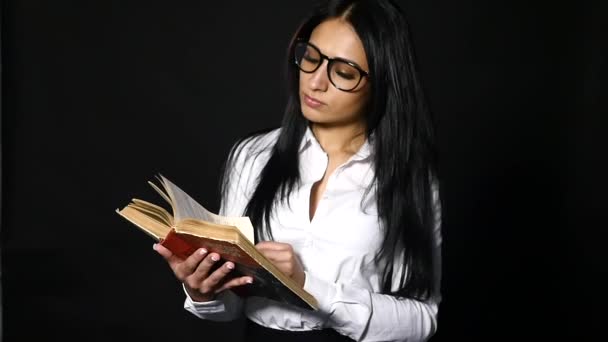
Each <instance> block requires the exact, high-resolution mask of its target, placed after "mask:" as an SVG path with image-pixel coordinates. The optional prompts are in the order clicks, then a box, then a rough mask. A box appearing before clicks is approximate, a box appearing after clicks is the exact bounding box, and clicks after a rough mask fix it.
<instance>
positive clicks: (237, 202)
mask: <svg viewBox="0 0 608 342" xmlns="http://www.w3.org/2000/svg"><path fill="white" fill-rule="evenodd" d="M254 143H255V139H254V140H247V141H245V142H244V143H242V144H240V145H235V146H234V147H233V149H232V152H233V153H234V158H233V159H232V160H231V162H230V163H228V165H227V167H226V171H225V172H226V175H225V177H226V184H225V191H224V194H223V196H222V200H221V206H220V211H219V214H220V215H223V216H241V215H242V214H243V212H244V210H245V207H246V205H247V202H248V201H249V197H250V193H251V189H252V182H253V181H254V180H255V177H253V176H252V175H253V174H256V172H257V171H255V170H253V166H254V161H255V158H248V157H250V153H251V144H254ZM184 293H185V294H186V299H185V301H184V309H186V310H187V311H189V312H190V313H192V314H193V315H195V316H197V317H199V318H201V319H207V320H211V321H232V320H235V319H237V318H239V317H240V316H241V315H242V314H243V306H244V299H243V298H241V297H239V296H238V295H236V294H235V293H234V292H232V291H230V290H226V291H223V292H221V293H220V294H219V295H218V296H217V297H216V299H215V300H212V301H209V302H195V301H193V300H192V298H191V297H190V296H189V295H188V292H187V291H186V289H185V288H184Z"/></svg>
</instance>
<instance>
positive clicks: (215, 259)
mask: <svg viewBox="0 0 608 342" xmlns="http://www.w3.org/2000/svg"><path fill="white" fill-rule="evenodd" d="M211 260H213V261H218V260H220V257H219V256H217V255H216V254H213V255H211Z"/></svg>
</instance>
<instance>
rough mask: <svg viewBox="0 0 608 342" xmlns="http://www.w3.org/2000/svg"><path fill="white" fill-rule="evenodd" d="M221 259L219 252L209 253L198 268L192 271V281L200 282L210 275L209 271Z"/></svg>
mask: <svg viewBox="0 0 608 342" xmlns="http://www.w3.org/2000/svg"><path fill="white" fill-rule="evenodd" d="M219 260H220V255H219V254H217V253H209V255H208V256H207V257H206V258H205V259H203V261H201V262H200V263H199V264H198V266H197V267H196V269H195V270H194V271H193V272H192V273H191V276H190V281H192V282H197V283H200V282H202V281H204V280H205V279H206V278H207V276H208V275H209V271H210V270H211V269H212V268H214V266H215V264H216V263H217V262H218V261H219Z"/></svg>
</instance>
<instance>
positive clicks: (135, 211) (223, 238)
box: [116, 175, 318, 310]
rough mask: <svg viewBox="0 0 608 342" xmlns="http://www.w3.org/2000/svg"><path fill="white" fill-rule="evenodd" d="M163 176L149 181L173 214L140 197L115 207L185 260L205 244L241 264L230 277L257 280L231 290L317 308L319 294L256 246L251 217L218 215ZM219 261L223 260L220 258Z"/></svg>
mask: <svg viewBox="0 0 608 342" xmlns="http://www.w3.org/2000/svg"><path fill="white" fill-rule="evenodd" d="M159 181H160V185H161V186H160V187H159V186H157V185H156V184H154V183H152V182H148V183H149V184H150V185H151V186H152V187H153V188H154V189H155V190H156V191H157V192H158V193H159V194H160V195H161V196H162V197H163V198H164V199H165V200H166V201H167V202H168V204H169V205H170V206H171V208H172V211H173V214H171V213H169V212H168V211H167V210H166V209H165V208H163V207H161V206H159V205H156V204H152V203H150V202H146V201H143V200H140V199H133V200H132V202H131V203H129V204H128V205H127V206H126V207H124V208H123V209H122V210H118V209H117V210H116V212H117V213H118V214H119V215H121V216H122V217H124V218H125V219H127V220H128V221H129V222H131V223H133V224H134V225H135V226H137V227H139V228H140V229H141V230H143V231H144V232H146V233H147V234H148V235H150V236H152V237H153V238H154V239H156V240H157V241H160V244H161V245H163V246H165V247H166V248H168V249H169V250H171V252H173V254H175V255H176V256H178V257H179V258H181V259H186V258H187V257H188V256H189V255H191V254H192V253H194V252H195V251H196V250H197V249H198V248H201V247H204V248H206V249H207V250H208V251H209V252H216V253H218V254H219V255H220V256H221V257H222V259H223V261H224V262H225V261H228V260H229V261H232V262H233V263H234V264H235V266H236V267H235V269H234V270H233V271H232V272H230V274H229V276H231V277H236V276H244V275H248V276H251V277H253V278H254V280H253V283H252V284H248V285H243V286H238V287H236V288H233V289H232V291H234V292H235V293H237V294H238V295H241V296H249V295H252V296H259V297H266V298H270V299H273V300H276V301H279V302H284V303H289V304H293V305H296V306H299V307H302V308H306V309H312V310H317V308H318V305H317V301H316V300H315V298H314V297H313V296H312V295H311V294H309V293H308V292H306V291H304V289H302V287H300V286H299V285H298V284H297V283H296V282H295V281H294V280H293V279H291V278H290V277H288V276H287V275H285V274H284V273H282V272H281V271H280V270H279V269H278V268H276V267H275V266H274V265H273V264H272V263H271V262H270V260H268V259H267V258H266V257H264V255H262V254H261V253H260V252H258V250H257V249H256V248H255V247H254V244H253V241H254V237H253V236H254V233H253V227H252V225H251V221H250V220H249V218H248V217H226V216H220V215H216V214H214V213H212V212H210V211H208V210H207V209H205V208H204V207H203V206H202V205H200V204H199V203H197V202H196V201H195V200H194V199H192V198H191V197H190V196H189V195H188V194H186V193H185V192H184V191H182V190H181V189H180V188H178V187H177V186H176V185H175V184H173V183H172V182H170V181H169V180H168V179H166V178H165V177H163V176H162V175H161V176H159ZM220 264H223V263H217V265H218V266H219V265H220Z"/></svg>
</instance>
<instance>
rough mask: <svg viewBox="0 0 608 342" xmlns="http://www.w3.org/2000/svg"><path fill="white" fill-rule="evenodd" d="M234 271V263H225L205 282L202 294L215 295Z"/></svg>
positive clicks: (202, 285) (202, 286)
mask: <svg viewBox="0 0 608 342" xmlns="http://www.w3.org/2000/svg"><path fill="white" fill-rule="evenodd" d="M232 270H234V263H233V262H231V261H228V262H225V263H224V264H223V265H221V266H220V267H218V268H217V269H216V270H215V271H213V273H211V274H210V275H209V276H208V277H206V278H205V279H204V280H203V282H202V284H201V292H204V293H215V292H216V290H217V288H218V287H219V286H220V285H221V284H222V283H223V282H224V281H225V277H226V276H227V275H228V274H229V273H230V272H232Z"/></svg>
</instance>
